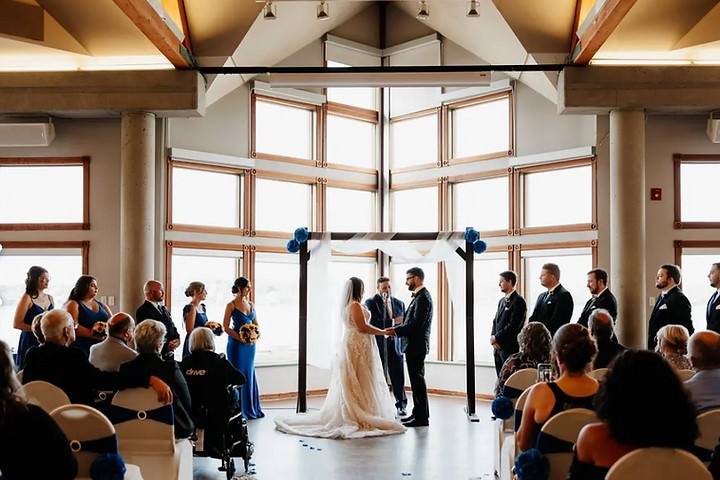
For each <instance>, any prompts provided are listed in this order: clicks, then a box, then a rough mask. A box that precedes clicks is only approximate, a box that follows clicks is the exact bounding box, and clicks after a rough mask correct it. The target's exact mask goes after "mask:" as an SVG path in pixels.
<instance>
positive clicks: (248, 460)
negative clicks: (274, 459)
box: [243, 455, 250, 473]
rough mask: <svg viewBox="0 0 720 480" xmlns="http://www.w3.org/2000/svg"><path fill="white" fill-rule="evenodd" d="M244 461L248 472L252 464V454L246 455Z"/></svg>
mask: <svg viewBox="0 0 720 480" xmlns="http://www.w3.org/2000/svg"><path fill="white" fill-rule="evenodd" d="M243 463H244V464H245V473H247V472H248V467H249V466H250V456H249V455H248V456H245V458H243Z"/></svg>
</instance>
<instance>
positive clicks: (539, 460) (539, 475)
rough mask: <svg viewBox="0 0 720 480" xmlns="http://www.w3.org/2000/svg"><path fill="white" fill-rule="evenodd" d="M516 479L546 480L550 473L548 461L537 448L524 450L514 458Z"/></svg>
mask: <svg viewBox="0 0 720 480" xmlns="http://www.w3.org/2000/svg"><path fill="white" fill-rule="evenodd" d="M515 474H516V475H517V478H518V480H546V479H547V478H548V476H549V475H550V463H549V462H548V459H547V458H545V456H544V455H543V454H542V453H541V452H540V450H538V449H537V448H531V449H529V450H525V451H524V452H522V453H521V454H520V455H518V456H517V458H516V459H515Z"/></svg>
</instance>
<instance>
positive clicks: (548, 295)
mask: <svg viewBox="0 0 720 480" xmlns="http://www.w3.org/2000/svg"><path fill="white" fill-rule="evenodd" d="M540 285H542V286H543V287H545V288H547V291H546V292H543V293H541V294H540V295H538V298H537V302H535V309H534V310H533V313H532V315H530V320H529V321H530V322H540V323H542V324H543V325H545V326H546V327H547V329H548V330H549V331H550V335H555V332H557V331H558V329H559V328H560V327H562V326H563V325H565V324H566V323H570V317H572V313H573V308H574V304H573V299H572V295H570V292H568V291H567V290H565V288H564V287H563V286H562V285H560V267H558V266H557V265H556V264H554V263H546V264H545V265H543V266H542V270H541V271H540Z"/></svg>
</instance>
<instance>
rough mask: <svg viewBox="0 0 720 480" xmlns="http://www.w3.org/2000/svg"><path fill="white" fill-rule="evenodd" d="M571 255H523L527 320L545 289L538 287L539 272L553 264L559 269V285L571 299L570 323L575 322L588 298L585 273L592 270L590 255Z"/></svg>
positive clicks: (588, 253)
mask: <svg viewBox="0 0 720 480" xmlns="http://www.w3.org/2000/svg"><path fill="white" fill-rule="evenodd" d="M581 250H587V253H573V254H572V255H562V253H561V252H557V253H552V254H551V253H546V254H543V256H533V257H526V256H524V255H523V275H524V277H525V285H526V287H525V291H526V292H527V296H526V297H525V301H526V302H527V306H528V314H527V315H528V318H529V317H530V315H532V312H533V308H535V301H536V300H537V297H538V295H540V294H541V293H542V292H544V291H546V290H547V289H546V288H545V287H543V286H542V285H540V270H542V266H543V264H545V263H555V264H557V265H558V266H559V267H560V283H561V284H562V286H563V287H565V289H566V290H568V291H569V292H570V294H571V295H572V298H573V305H574V309H573V315H572V319H571V321H572V322H575V321H577V319H578V317H579V316H580V313H581V312H582V309H583V307H584V306H585V302H587V301H588V299H589V298H590V292H589V291H588V289H587V287H586V284H587V272H589V271H590V270H592V253H591V252H590V249H581Z"/></svg>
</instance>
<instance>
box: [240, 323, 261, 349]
mask: <svg viewBox="0 0 720 480" xmlns="http://www.w3.org/2000/svg"><path fill="white" fill-rule="evenodd" d="M238 335H240V340H241V341H242V342H243V343H248V344H250V345H252V344H254V343H255V342H257V340H258V338H260V329H259V328H258V326H257V325H255V324H254V323H246V324H245V325H243V326H242V327H240V330H239V331H238Z"/></svg>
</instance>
